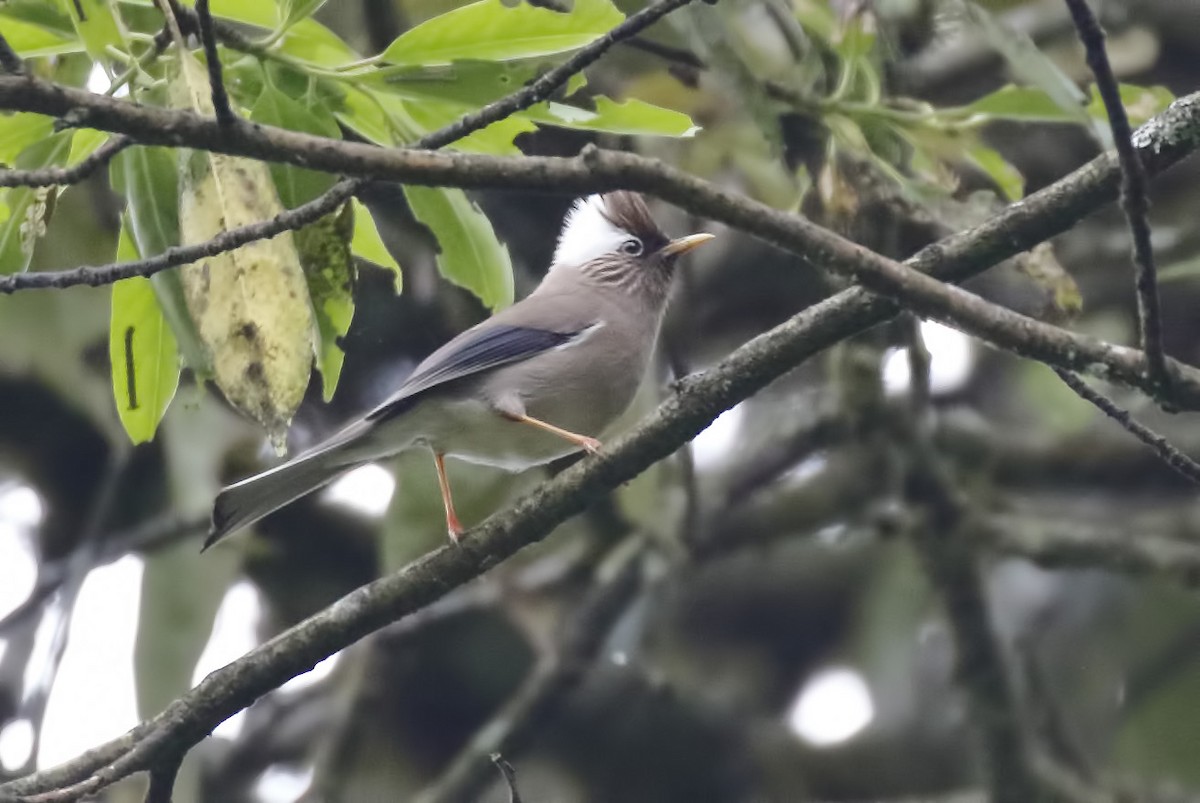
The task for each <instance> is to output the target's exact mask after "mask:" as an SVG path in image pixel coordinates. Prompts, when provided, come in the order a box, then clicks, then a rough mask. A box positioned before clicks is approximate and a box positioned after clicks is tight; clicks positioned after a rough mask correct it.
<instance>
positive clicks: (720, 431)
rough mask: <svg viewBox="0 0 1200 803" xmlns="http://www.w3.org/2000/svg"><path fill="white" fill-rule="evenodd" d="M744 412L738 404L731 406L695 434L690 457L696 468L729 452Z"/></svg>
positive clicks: (709, 464) (738, 431)
mask: <svg viewBox="0 0 1200 803" xmlns="http://www.w3.org/2000/svg"><path fill="white" fill-rule="evenodd" d="M745 412H746V411H745V410H743V409H742V406H741V405H740V404H739V405H737V406H735V407H731V408H729V409H728V410H726V411H725V412H723V413H721V414H720V415H719V416H717V418H716V420H715V421H713V422H712V423H711V424H709V425H708V426H707V427H706V428H705V429H704V430H703V431H702V432H701V433H700V434H699V435H697V436H696V438H695V440H693V441H692V459H693V460H695V461H696V467H697V468H708V467H710V466H713V465H715V464H717V463H719V462H720V461H721V460H722V459H724V458H725V456H726V455H727V454H729V452H730V451H731V450H732V449H733V448H734V444H736V443H737V437H738V435H739V434H740V432H741V428H742V416H743V415H744V414H745Z"/></svg>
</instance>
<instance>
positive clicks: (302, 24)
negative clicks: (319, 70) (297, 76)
mask: <svg viewBox="0 0 1200 803" xmlns="http://www.w3.org/2000/svg"><path fill="white" fill-rule="evenodd" d="M278 48H279V50H280V52H282V53H284V54H286V55H288V56H291V57H293V58H296V59H299V60H301V61H306V62H308V63H310V64H315V65H317V66H319V67H342V66H344V65H346V64H348V63H350V62H354V61H358V60H360V59H361V58H362V56H360V55H359V53H358V52H357V51H356V50H355V49H354V48H352V47H350V45H348V44H346V43H345V42H344V41H342V38H341V37H340V36H338V35H337V34H336V33H334V32H333V31H331V30H329V29H328V28H326V27H325V26H324V25H322V24H321V23H319V22H317V21H316V20H300V21H299V22H297V23H296V24H295V25H293V26H291V27H290V28H288V31H287V33H286V34H284V37H283V39H281V40H280V42H279V44H278Z"/></svg>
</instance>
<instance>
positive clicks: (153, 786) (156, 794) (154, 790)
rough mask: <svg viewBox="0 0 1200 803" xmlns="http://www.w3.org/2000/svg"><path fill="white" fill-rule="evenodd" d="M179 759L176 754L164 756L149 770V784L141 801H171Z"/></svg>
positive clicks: (156, 802) (145, 802)
mask: <svg viewBox="0 0 1200 803" xmlns="http://www.w3.org/2000/svg"><path fill="white" fill-rule="evenodd" d="M179 764H180V759H179V758H178V757H176V756H168V757H166V758H164V759H163V760H162V761H161V762H160V763H159V764H158V766H156V767H154V768H153V769H151V770H150V784H149V786H148V787H147V788H146V797H145V798H144V799H143V803H171V797H172V795H173V794H174V792H175V776H176V775H178V774H179Z"/></svg>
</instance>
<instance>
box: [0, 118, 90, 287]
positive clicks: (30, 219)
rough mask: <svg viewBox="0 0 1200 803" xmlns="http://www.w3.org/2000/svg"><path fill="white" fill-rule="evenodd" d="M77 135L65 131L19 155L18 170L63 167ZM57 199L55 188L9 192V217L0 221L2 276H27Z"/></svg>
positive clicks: (24, 188) (7, 198)
mask: <svg viewBox="0 0 1200 803" xmlns="http://www.w3.org/2000/svg"><path fill="white" fill-rule="evenodd" d="M73 134H74V132H73V131H62V132H60V133H58V134H52V135H51V136H50V137H48V138H47V139H44V140H42V141H40V142H35V143H34V144H32V145H30V146H29V147H28V148H26V149H25V150H24V151H22V152H21V154H20V155H19V156H17V158H16V162H15V167H17V168H19V169H22V170H36V169H38V168H42V167H53V166H58V165H61V164H62V163H63V162H65V161H66V160H67V154H69V153H70V152H71V138H72V136H73ZM54 196H55V188H54V187H38V188H36V189H30V188H28V187H12V188H10V189H9V190H7V191H6V192H5V194H4V200H3V202H4V205H5V206H6V207H7V208H8V216H7V217H6V218H5V219H4V220H3V221H0V274H3V273H24V272H25V271H26V270H27V269H28V268H29V262H30V260H32V259H33V249H34V246H35V245H37V241H38V239H39V238H40V237H41V236H42V235H43V234H45V231H46V219H47V218H48V217H49V213H50V210H51V209H52V208H53V202H54Z"/></svg>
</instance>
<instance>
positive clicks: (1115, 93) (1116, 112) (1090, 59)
mask: <svg viewBox="0 0 1200 803" xmlns="http://www.w3.org/2000/svg"><path fill="white" fill-rule="evenodd" d="M1066 3H1067V8H1069V9H1070V11H1071V17H1072V19H1073V20H1074V21H1075V29H1076V30H1077V31H1078V32H1079V40H1080V41H1081V42H1082V43H1083V47H1084V50H1085V51H1087V63H1088V66H1089V67H1091V69H1092V74H1093V75H1094V76H1095V77H1096V89H1097V90H1098V91H1099V93H1100V97H1101V98H1102V99H1103V100H1104V108H1105V110H1106V111H1107V112H1108V123H1109V126H1110V127H1111V128H1112V134H1113V145H1114V146H1116V149H1117V158H1118V159H1119V161H1120V164H1121V208H1122V209H1123V210H1124V211H1125V218H1126V220H1127V221H1128V222H1129V231H1130V234H1131V235H1132V236H1133V266H1134V271H1135V274H1136V276H1135V280H1134V284H1135V287H1136V288H1137V309H1138V331H1139V334H1140V340H1141V347H1142V350H1143V351H1145V352H1146V364H1147V367H1148V369H1149V372H1150V378H1151V380H1153V381H1154V382H1155V383H1156V384H1158V385H1159V386H1160V387H1161V388H1162V389H1163V390H1164V392H1165V391H1168V390H1169V387H1170V386H1169V382H1170V379H1171V376H1170V373H1169V372H1168V370H1167V363H1166V359H1165V355H1164V352H1163V340H1162V312H1161V309H1160V305H1159V297H1158V278H1157V273H1156V270H1155V266H1154V249H1153V247H1152V245H1151V242H1150V221H1149V220H1148V218H1147V212H1148V210H1149V203H1150V202H1149V194H1148V192H1147V188H1146V185H1147V182H1146V171H1145V168H1144V166H1143V165H1142V160H1141V158H1140V157H1139V156H1138V152H1137V149H1136V148H1135V147H1134V146H1133V129H1132V127H1131V126H1130V125H1129V116H1128V115H1127V114H1126V113H1125V106H1124V104H1122V103H1121V90H1120V86H1119V85H1118V84H1117V78H1116V76H1115V75H1114V74H1113V70H1112V65H1111V64H1110V63H1109V61H1108V51H1107V50H1106V49H1105V46H1104V29H1103V28H1101V27H1100V22H1099V21H1098V20H1097V19H1096V15H1095V14H1094V13H1092V9H1091V8H1090V7H1089V6H1088V4H1087V0H1066Z"/></svg>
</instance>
